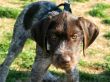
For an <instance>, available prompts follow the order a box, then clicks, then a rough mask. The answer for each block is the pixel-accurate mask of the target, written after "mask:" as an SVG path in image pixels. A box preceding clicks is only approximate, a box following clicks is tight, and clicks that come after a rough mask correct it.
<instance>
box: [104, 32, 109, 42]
mask: <svg viewBox="0 0 110 82" xmlns="http://www.w3.org/2000/svg"><path fill="white" fill-rule="evenodd" d="M104 37H105V38H106V39H108V40H110V32H108V33H106V34H105V35H104Z"/></svg>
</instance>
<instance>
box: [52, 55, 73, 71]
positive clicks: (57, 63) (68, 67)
mask: <svg viewBox="0 0 110 82" xmlns="http://www.w3.org/2000/svg"><path fill="white" fill-rule="evenodd" d="M52 63H53V65H54V66H55V67H57V68H60V69H63V70H71V69H72V68H73V66H74V62H73V61H69V62H68V63H67V62H62V61H59V60H58V59H57V58H54V57H53V59H52Z"/></svg>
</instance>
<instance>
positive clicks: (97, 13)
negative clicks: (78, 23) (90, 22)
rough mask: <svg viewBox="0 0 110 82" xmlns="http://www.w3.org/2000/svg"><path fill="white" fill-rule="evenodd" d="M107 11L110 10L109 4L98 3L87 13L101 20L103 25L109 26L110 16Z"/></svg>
mask: <svg viewBox="0 0 110 82" xmlns="http://www.w3.org/2000/svg"><path fill="white" fill-rule="evenodd" d="M107 9H108V10H109V9H110V4H107V3H98V4H97V5H95V6H94V7H93V9H92V10H90V11H89V14H90V15H91V16H93V17H99V18H102V22H103V23H104V24H108V25H110V14H109V13H107V12H106V10H107Z"/></svg>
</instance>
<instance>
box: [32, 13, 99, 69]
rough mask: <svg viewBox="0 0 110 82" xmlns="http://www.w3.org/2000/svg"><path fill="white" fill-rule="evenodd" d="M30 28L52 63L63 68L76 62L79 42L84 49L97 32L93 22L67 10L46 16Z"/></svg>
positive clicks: (69, 66)
mask: <svg viewBox="0 0 110 82" xmlns="http://www.w3.org/2000/svg"><path fill="white" fill-rule="evenodd" d="M32 30H33V32H32V33H33V36H34V39H35V40H36V42H37V43H38V45H39V46H40V47H41V48H42V49H43V50H44V51H49V53H51V54H52V56H53V63H54V64H55V65H56V66H57V67H60V68H63V69H68V68H71V66H73V65H74V64H76V63H77V57H78V54H79V53H80V50H81V44H83V45H84V46H83V51H84V50H85V49H86V48H87V47H88V46H90V45H91V44H92V42H93V41H94V40H95V39H96V37H97V35H98V33H99V31H98V29H97V27H96V25H95V24H93V23H91V22H90V21H89V20H87V19H84V18H82V17H77V18H76V17H74V16H73V15H72V14H70V13H68V12H62V13H60V14H58V15H56V16H53V17H48V18H46V19H44V20H42V21H40V22H39V23H38V24H36V25H34V27H33V29H32Z"/></svg>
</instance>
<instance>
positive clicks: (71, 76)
mask: <svg viewBox="0 0 110 82" xmlns="http://www.w3.org/2000/svg"><path fill="white" fill-rule="evenodd" d="M67 82H79V71H78V70H77V68H76V67H74V68H73V69H71V70H69V71H67Z"/></svg>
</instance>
